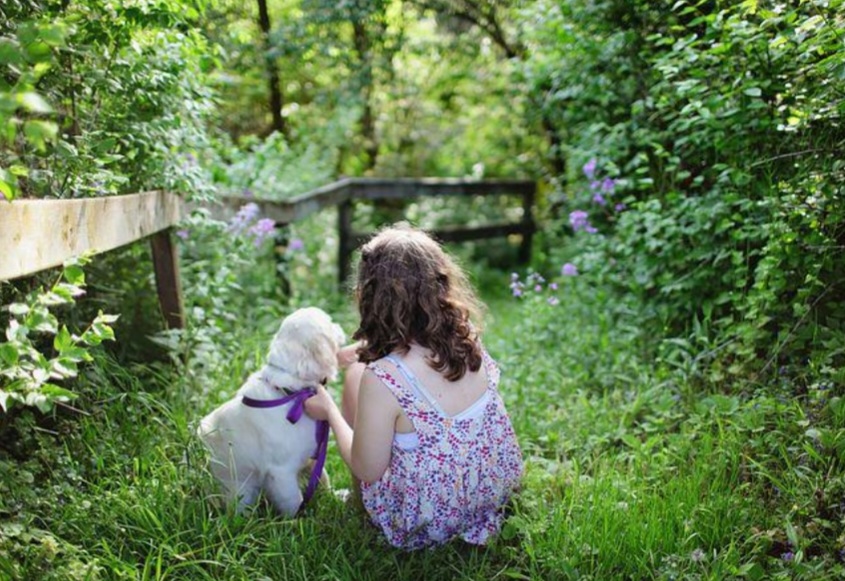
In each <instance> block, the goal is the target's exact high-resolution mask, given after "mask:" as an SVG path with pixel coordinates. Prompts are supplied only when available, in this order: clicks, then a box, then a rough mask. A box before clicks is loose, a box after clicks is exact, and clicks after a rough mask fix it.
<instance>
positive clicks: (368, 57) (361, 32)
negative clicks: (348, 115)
mask: <svg viewBox="0 0 845 581" xmlns="http://www.w3.org/2000/svg"><path fill="white" fill-rule="evenodd" d="M352 30H353V33H354V35H353V36H354V40H355V51H356V52H357V53H358V61H359V62H360V63H361V99H362V100H363V101H364V111H363V113H362V114H361V137H362V138H363V140H364V153H365V154H366V155H367V163H366V166H365V170H371V169H373V168H374V167H375V166H376V161H377V159H378V140H377V139H376V124H375V118H374V116H373V106H372V102H371V101H372V94H373V58H372V52H371V50H370V36H369V33H368V32H367V25H366V23H365V22H364V21H363V20H360V19H355V20H354V21H353V22H352Z"/></svg>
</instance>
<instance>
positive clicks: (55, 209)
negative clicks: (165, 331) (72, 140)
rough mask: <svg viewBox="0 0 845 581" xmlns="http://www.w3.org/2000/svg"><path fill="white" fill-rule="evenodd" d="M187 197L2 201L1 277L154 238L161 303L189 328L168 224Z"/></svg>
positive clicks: (170, 318)
mask: <svg viewBox="0 0 845 581" xmlns="http://www.w3.org/2000/svg"><path fill="white" fill-rule="evenodd" d="M181 218H182V201H181V199H180V198H179V197H178V196H177V195H175V194H171V193H168V192H161V191H154V192H143V193H138V194H129V195H125V196H109V197H104V198H83V199H78V200H14V201H12V202H0V248H2V249H3V250H2V252H3V256H2V259H0V280H11V279H14V278H18V277H21V276H27V275H30V274H34V273H36V272H39V271H41V270H44V269H47V268H52V267H55V266H60V265H61V264H62V263H64V262H65V261H66V260H67V259H69V258H72V257H74V256H79V255H81V254H84V253H86V252H90V251H93V252H97V253H99V252H106V251H108V250H112V249H114V248H118V247H120V246H124V245H126V244H129V243H131V242H135V241H137V240H141V239H143V238H146V237H152V238H151V244H152V254H153V266H154V269H155V274H156V286H157V290H158V296H159V303H160V304H161V307H162V314H163V315H164V318H165V321H166V322H167V324H168V326H169V327H171V328H182V327H184V324H185V320H184V311H183V308H182V296H181V285H180V281H179V263H178V261H177V260H176V255H175V252H174V247H173V244H172V240H171V237H170V231H169V229H170V228H172V227H173V226H174V225H176V223H178V222H179V220H181Z"/></svg>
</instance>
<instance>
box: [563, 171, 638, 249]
mask: <svg viewBox="0 0 845 581" xmlns="http://www.w3.org/2000/svg"><path fill="white" fill-rule="evenodd" d="M597 166H598V162H597V161H596V159H595V158H592V159H591V160H590V161H588V162H587V163H585V164H584V167H583V168H582V170H583V171H584V176H585V177H586V178H587V179H588V180H589V181H590V193H591V198H592V201H593V202H594V203H595V204H597V205H598V206H600V207H602V208H605V211H607V209H606V208H607V207H608V206H609V204H610V200H611V197H612V196H613V194H614V193H615V192H616V186H617V181H616V180H615V179H613V178H611V177H604V178H601V179H600V178H599V176H598V175H597V174H596V169H597ZM613 209H614V210H615V211H616V212H621V211H623V210H624V209H625V204H623V203H622V202H617V203H615V204H614V205H613ZM569 224H570V225H571V226H572V230H573V231H575V232H580V231H581V230H583V231H584V232H588V233H590V234H594V233H596V232H598V230H597V229H596V227H595V226H593V225H592V224H590V219H589V213H588V212H586V211H584V210H574V211H572V212H570V213H569Z"/></svg>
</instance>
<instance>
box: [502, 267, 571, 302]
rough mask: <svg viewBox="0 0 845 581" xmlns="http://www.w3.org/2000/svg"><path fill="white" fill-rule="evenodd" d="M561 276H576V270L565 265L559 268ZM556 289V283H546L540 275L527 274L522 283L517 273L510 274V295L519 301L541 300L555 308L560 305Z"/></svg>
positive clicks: (534, 273)
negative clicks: (534, 298)
mask: <svg viewBox="0 0 845 581" xmlns="http://www.w3.org/2000/svg"><path fill="white" fill-rule="evenodd" d="M561 274H562V275H563V276H577V275H578V269H577V268H576V267H575V265H573V264H570V263H566V264H564V265H563V268H561ZM558 288H559V287H558V283H557V282H555V281H551V282H549V281H546V279H545V278H543V276H542V275H541V274H539V273H536V272H532V273H530V274H528V276H526V277H525V280H524V281H523V280H521V279H520V276H519V274H518V273H516V272H514V273H511V283H510V289H511V294H512V295H513V296H514V297H516V298H519V299H526V298H532V297H536V298H542V299H545V302H546V303H548V304H549V305H551V306H553V307H556V306H557V305H559V304H560V299H559V298H558V296H557V291H558Z"/></svg>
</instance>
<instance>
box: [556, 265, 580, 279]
mask: <svg viewBox="0 0 845 581" xmlns="http://www.w3.org/2000/svg"><path fill="white" fill-rule="evenodd" d="M560 273H561V274H562V275H563V276H578V267H577V266H575V265H574V264H572V263H571V262H567V263H566V264H564V265H563V268H561V269H560Z"/></svg>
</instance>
